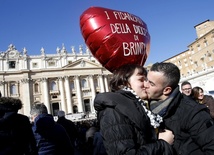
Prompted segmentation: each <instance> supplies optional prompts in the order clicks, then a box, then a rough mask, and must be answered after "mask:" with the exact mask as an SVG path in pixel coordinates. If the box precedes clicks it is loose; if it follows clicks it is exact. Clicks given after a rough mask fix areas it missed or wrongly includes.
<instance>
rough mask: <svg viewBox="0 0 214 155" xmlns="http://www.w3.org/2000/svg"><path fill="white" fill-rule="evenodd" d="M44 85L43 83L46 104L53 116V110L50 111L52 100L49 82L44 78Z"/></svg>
mask: <svg viewBox="0 0 214 155" xmlns="http://www.w3.org/2000/svg"><path fill="white" fill-rule="evenodd" d="M41 80H42V83H43V91H44V94H43V97H44V104H45V105H46V107H47V109H48V113H49V114H51V109H50V98H49V89H48V82H47V78H42V79H41Z"/></svg>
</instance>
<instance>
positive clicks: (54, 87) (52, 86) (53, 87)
mask: <svg viewBox="0 0 214 155" xmlns="http://www.w3.org/2000/svg"><path fill="white" fill-rule="evenodd" d="M51 90H57V87H56V82H54V81H52V82H51Z"/></svg>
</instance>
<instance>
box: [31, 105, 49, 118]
mask: <svg viewBox="0 0 214 155" xmlns="http://www.w3.org/2000/svg"><path fill="white" fill-rule="evenodd" d="M30 114H31V115H34V114H37V115H39V114H48V110H47V107H46V106H45V105H44V103H34V104H33V105H32V107H31V111H30Z"/></svg>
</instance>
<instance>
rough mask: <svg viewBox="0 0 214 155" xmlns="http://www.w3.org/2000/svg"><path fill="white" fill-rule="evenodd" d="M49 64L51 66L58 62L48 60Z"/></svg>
mask: <svg viewBox="0 0 214 155" xmlns="http://www.w3.org/2000/svg"><path fill="white" fill-rule="evenodd" d="M48 66H49V67H51V66H56V63H55V62H54V61H50V62H48Z"/></svg>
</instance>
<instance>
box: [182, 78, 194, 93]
mask: <svg viewBox="0 0 214 155" xmlns="http://www.w3.org/2000/svg"><path fill="white" fill-rule="evenodd" d="M181 92H182V93H183V94H184V95H186V96H190V95H191V93H192V85H191V84H190V83H189V82H188V81H184V82H183V83H182V84H181Z"/></svg>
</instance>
